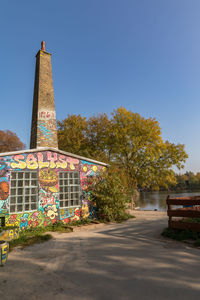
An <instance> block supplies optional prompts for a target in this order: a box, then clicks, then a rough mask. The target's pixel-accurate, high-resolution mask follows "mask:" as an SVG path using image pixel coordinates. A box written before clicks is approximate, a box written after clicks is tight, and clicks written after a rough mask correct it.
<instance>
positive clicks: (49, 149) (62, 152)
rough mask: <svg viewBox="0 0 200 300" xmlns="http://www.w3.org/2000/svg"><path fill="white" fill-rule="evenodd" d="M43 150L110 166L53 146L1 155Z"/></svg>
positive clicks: (2, 154) (8, 153)
mask: <svg viewBox="0 0 200 300" xmlns="http://www.w3.org/2000/svg"><path fill="white" fill-rule="evenodd" d="M41 151H54V152H58V153H60V154H64V155H67V156H72V157H75V158H78V159H81V160H87V161H89V162H93V163H96V164H99V165H102V166H106V167H108V166H109V165H108V164H106V163H104V162H101V161H98V160H94V159H91V158H88V157H84V156H80V155H77V154H73V153H70V152H65V151H62V150H59V149H56V148H51V147H41V148H37V149H27V150H19V151H13V152H4V153H0V157H2V156H8V155H17V154H22V153H33V152H41Z"/></svg>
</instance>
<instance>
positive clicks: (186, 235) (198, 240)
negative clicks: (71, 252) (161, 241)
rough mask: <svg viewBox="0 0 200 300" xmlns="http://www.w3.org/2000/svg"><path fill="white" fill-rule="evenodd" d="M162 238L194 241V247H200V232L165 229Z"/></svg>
mask: <svg viewBox="0 0 200 300" xmlns="http://www.w3.org/2000/svg"><path fill="white" fill-rule="evenodd" d="M162 236H164V237H168V238H171V239H174V240H177V241H186V240H191V241H193V244H194V246H198V247H199V246H200V232H194V231H191V230H182V229H171V228H165V229H164V230H163V232H162Z"/></svg>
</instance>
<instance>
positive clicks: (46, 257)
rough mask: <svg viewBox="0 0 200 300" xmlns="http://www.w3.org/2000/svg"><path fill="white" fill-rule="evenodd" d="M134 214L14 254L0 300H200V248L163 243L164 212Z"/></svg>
mask: <svg viewBox="0 0 200 300" xmlns="http://www.w3.org/2000/svg"><path fill="white" fill-rule="evenodd" d="M135 215H136V216H137V218H136V219H132V220H130V221H128V222H125V223H123V224H114V225H102V226H94V227H95V228H90V229H88V230H87V229H86V230H81V231H77V232H73V233H68V234H66V233H64V234H63V233H60V234H59V233H56V234H54V239H52V240H50V241H48V242H46V243H43V244H38V245H34V246H31V247H27V248H26V249H24V250H20V249H17V250H14V251H13V252H11V253H10V254H9V259H8V262H7V264H6V266H5V267H2V268H0V299H2V300H7V299H9V300H12V299H14V300H15V299H16V300H18V299H20V300H24V299H25V300H32V299H49V300H51V299H54V300H57V299H59V300H62V299H78V300H79V299H80V300H84V299H98V300H104V299H105V300H107V299H108V300H112V299H113V300H114V299H115V300H117V299H124V300H126V299H135V300H143V299H145V300H146V299H148V300H149V299H154V300H157V299H159V300H162V299H170V300H173V299H176V300H179V299H180V300H184V299H190V300H193V299H194V300H195V299H200V249H194V248H192V247H189V246H187V245H185V244H183V243H179V242H175V241H171V240H168V239H164V238H162V237H161V236H160V232H161V231H162V229H163V228H164V227H166V225H167V218H166V215H165V214H164V213H160V212H135Z"/></svg>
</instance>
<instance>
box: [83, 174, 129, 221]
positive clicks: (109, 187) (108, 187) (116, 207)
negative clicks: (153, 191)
mask: <svg viewBox="0 0 200 300" xmlns="http://www.w3.org/2000/svg"><path fill="white" fill-rule="evenodd" d="M87 193H88V194H89V195H90V199H91V201H92V203H93V205H94V206H96V207H97V216H98V218H99V219H100V220H104V221H119V222H120V221H122V220H126V219H128V218H129V215H128V214H126V212H125V209H126V204H127V201H128V199H127V197H126V195H125V193H124V188H123V186H122V183H121V180H120V178H119V177H118V176H117V174H116V173H115V172H114V171H113V169H109V170H107V172H106V173H104V174H100V175H99V176H98V177H96V178H92V179H91V180H90V182H89V184H88V188H87Z"/></svg>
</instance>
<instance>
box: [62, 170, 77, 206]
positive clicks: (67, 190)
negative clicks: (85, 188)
mask: <svg viewBox="0 0 200 300" xmlns="http://www.w3.org/2000/svg"><path fill="white" fill-rule="evenodd" d="M59 198H60V208H68V207H77V206H81V188H80V175H79V172H60V173H59Z"/></svg>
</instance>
